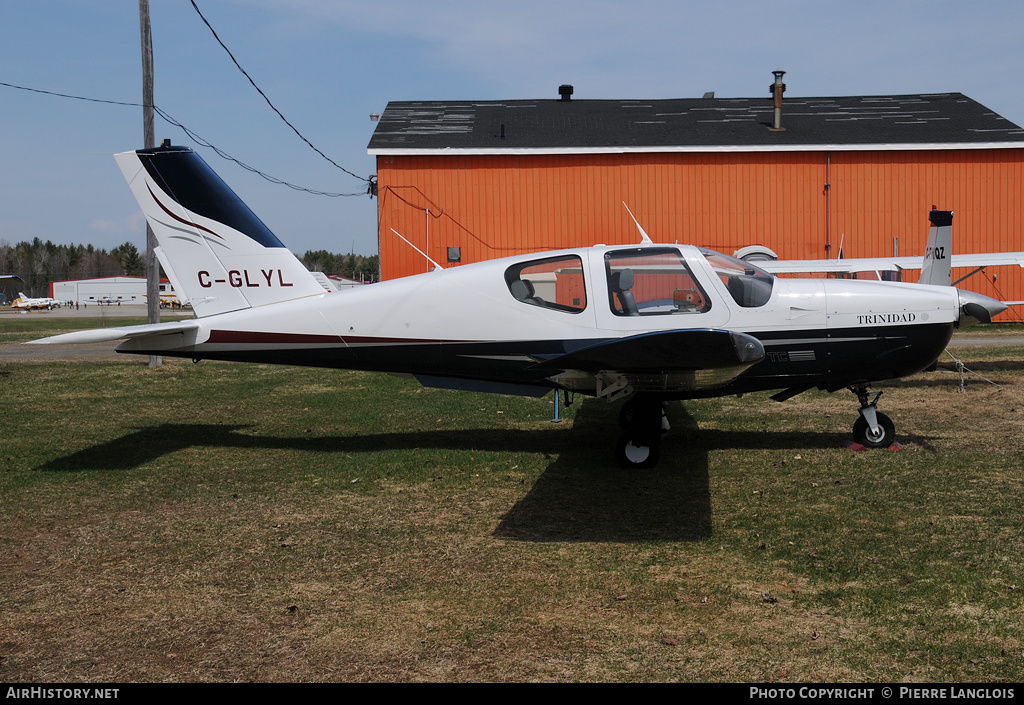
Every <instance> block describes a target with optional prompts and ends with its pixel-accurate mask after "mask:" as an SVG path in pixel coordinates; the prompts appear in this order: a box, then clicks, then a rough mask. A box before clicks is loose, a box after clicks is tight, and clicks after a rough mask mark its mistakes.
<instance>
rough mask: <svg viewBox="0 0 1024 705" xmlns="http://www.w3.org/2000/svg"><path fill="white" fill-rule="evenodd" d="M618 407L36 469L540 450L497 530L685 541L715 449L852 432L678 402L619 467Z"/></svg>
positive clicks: (563, 537) (61, 462) (695, 536)
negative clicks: (649, 453)
mask: <svg viewBox="0 0 1024 705" xmlns="http://www.w3.org/2000/svg"><path fill="white" fill-rule="evenodd" d="M617 412H618V406H617V405H616V406H609V405H608V404H606V403H604V402H602V401H597V400H594V399H588V400H585V401H583V402H582V404H581V407H580V409H579V411H578V413H577V414H576V417H575V421H574V423H573V424H572V426H571V427H559V426H552V427H551V428H547V429H544V430H507V429H464V430H449V431H433V430H432V431H408V432H401V433H371V434H366V435H356V436H326V437H324V436H320V437H283V436H268V435H251V434H248V433H244V431H245V429H248V428H251V427H250V426H245V425H229V424H225V425H219V424H160V425H155V426H147V427H144V428H140V429H138V430H136V431H134V432H132V433H128V434H126V435H124V436H121V437H120V438H116V439H114V440H112V441H109V442H107V443H102V444H99V445H96V446H93V447H90V448H86V449H83V450H80V451H77V452H75V453H72V454H70V455H66V456H64V457H61V458H56V459H54V460H52V461H50V462H47V463H45V464H43V465H41V466H39V467H38V468H36V470H38V471H46V472H80V471H96V470H100V471H111V470H113V471H118V470H130V469H132V468H135V467H139V466H141V465H144V464H146V463H148V462H152V461H154V460H156V459H158V458H160V457H161V456H163V455H166V454H169V453H174V452H177V451H180V450H185V449H188V448H193V447H206V448H222V449H237V448H250V449H257V450H261V449H262V450H290V451H296V452H300V453H301V452H310V453H334V452H344V453H349V454H352V453H374V452H380V451H381V450H382V449H388V450H416V449H428V448H430V449H444V450H456V451H460V450H462V451H473V450H482V449H486V450H488V451H499V452H500V451H508V452H510V453H513V452H514V453H536V454H538V455H542V456H544V457H546V458H549V459H551V463H550V465H549V466H548V467H547V468H546V469H545V470H544V472H543V473H542V474H541V476H540V477H539V478H538V480H537V481H536V483H535V484H534V485H533V487H531V488H530V490H529V492H527V493H526V495H525V496H523V497H522V498H521V499H520V500H519V501H518V502H517V503H516V504H515V506H513V507H512V509H511V510H510V511H509V512H508V513H507V514H506V515H505V516H504V517H502V519H501V521H500V522H499V524H498V526H497V527H496V529H495V532H494V534H495V536H499V537H503V538H508V539H513V540H523V541H663V540H676V541H678V540H700V539H705V538H708V537H710V536H711V533H712V513H711V496H710V489H709V477H708V473H709V470H708V468H709V463H708V455H709V453H710V452H711V451H715V450H724V449H741V450H742V449H750V450H753V449H779V448H798V449H807V448H822V449H833V448H838V447H840V446H841V445H842V443H843V441H844V440H846V438H847V436H846V434H844V433H820V432H792V431H786V432H773V431H763V430H762V431H750V432H746V431H718V430H707V431H701V430H699V429H698V428H697V423H696V422H695V421H694V419H693V418H692V417H691V416H690V415H689V414H688V413H687V412H686V410H685V409H684V408H683V406H682V405H681V404H678V403H676V404H671V405H670V406H669V411H668V414H669V418H670V420H671V422H672V426H673V430H672V432H671V433H670V434H669V435H668V436H667V437H666V438H665V440H664V442H663V445H662V456H661V462H660V464H659V466H658V467H657V468H656V469H653V470H645V471H637V470H623V469H621V468H619V467H618V466H617V465H615V462H614V459H613V456H612V452H611V451H612V443H613V441H614V438H615V436H616V435H617V434H618V432H619V431H618V426H617V422H616V416H617ZM563 428H564V431H563V430H562V429H563ZM918 440H919V442H926V441H924V439H918Z"/></svg>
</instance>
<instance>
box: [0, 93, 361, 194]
mask: <svg viewBox="0 0 1024 705" xmlns="http://www.w3.org/2000/svg"><path fill="white" fill-rule="evenodd" d="M0 86H5V87H7V88H15V89H17V90H19V91H27V92H29V93H41V94H43V95H49V96H54V97H57V98H69V99H71V100H81V101H85V102H87V103H102V104H106V105H122V106H127V107H130V108H142V107H145V106H144V105H143V104H142V103H129V102H125V101H121V100H103V99H100V98H88V97H86V96H80V95H71V94H69V93H58V92H56V91H45V90H42V89H40V88H30V87H28V86H19V85H17V84H14V83H7V82H5V81H0ZM153 110H154V112H156V114H157V115H159V116H160V117H161V118H163V119H164V120H165V121H166V122H167V123H169V124H170V125H173V126H174V127H177V128H179V129H181V131H182V132H184V133H185V134H186V135H187V136H188V137H190V138H191V139H192V140H193V141H194V142H196V144H198V145H200V146H201V147H206V148H208V149H211V150H213V152H214V153H215V154H217V156H219V157H221V158H222V159H226V160H228V161H231V162H234V163H235V164H237V165H238V166H240V167H242V168H243V169H245V170H246V171H250V172H252V173H253V174H256V175H257V176H259V177H261V178H263V179H266V180H267V181H269V182H270V183H272V184H278V185H280V186H287V187H288V188H290V189H292V190H294V191H302V192H304V193H309V194H312V195H314V196H327V197H328V198H342V197H351V196H365V195H367V194H371V195H372V193H374V186H375V185H376V184H375V183H374V182H373V180H372V179H365V178H363V177H357V178H359V179H360V180H362V181H365V182H367V184H368V187H367V188H366V189H365V190H363V191H358V192H354V193H332V192H330V191H318V190H316V189H311V188H306V187H305V186H298V185H296V184H293V183H290V182H288V181H284V180H283V179H279V178H277V177H276V176H271V175H270V174H267V173H266V172H263V171H260V170H259V169H257V168H256V167H253V166H250V165H248V164H246V163H245V162H243V161H241V160H240V159H238V158H236V157H233V156H231V155H230V154H228V153H227V152H225V151H224V150H222V149H220V148H219V147H217V146H216V145H214V144H213V143H212V142H210V141H209V140H206V139H203V138H202V137H200V136H199V135H198V134H196V133H195V132H194V131H192V130H190V129H189V128H188V127H186V126H185V125H183V124H182V123H180V122H178V121H177V120H175V119H174V118H173V117H171V116H170V115H169V114H168V113H167V111H165V110H163V109H161V108H160V107H158V106H156V105H154V106H153ZM349 173H351V172H349Z"/></svg>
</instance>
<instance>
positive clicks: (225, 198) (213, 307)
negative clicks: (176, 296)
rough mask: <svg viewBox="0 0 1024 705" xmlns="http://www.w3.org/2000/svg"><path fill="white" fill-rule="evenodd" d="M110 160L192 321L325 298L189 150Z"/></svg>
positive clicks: (149, 152) (164, 148) (153, 151)
mask: <svg viewBox="0 0 1024 705" xmlns="http://www.w3.org/2000/svg"><path fill="white" fill-rule="evenodd" d="M114 158H115V159H116V160H117V164H118V166H119V167H121V172H122V173H123V174H124V177H125V179H126V180H127V181H128V185H129V186H131V189H132V194H133V195H134V196H135V200H137V201H138V202H139V206H140V207H141V208H142V212H143V213H144V214H145V215H146V220H147V221H149V224H150V226H151V227H152V228H153V233H154V234H155V235H156V239H157V242H158V244H159V247H157V249H156V255H157V258H158V259H159V260H160V264H161V265H163V268H164V271H165V272H166V274H167V276H168V278H169V279H170V280H171V284H172V285H173V286H174V288H175V290H176V291H178V292H180V296H181V299H182V302H183V303H190V304H192V308H193V309H194V310H195V313H196V316H198V317H200V318H202V317H204V316H211V315H214V314H218V313H226V312H228V311H237V310H240V309H245V308H255V307H257V306H266V305H267V304H273V303H278V302H281V301H288V300H290V299H298V298H302V297H305V296H312V295H315V294H323V293H324V288H323V287H322V286H321V285H320V284H319V283H318V282H317V280H316V279H315V278H314V277H313V275H312V274H310V273H309V271H308V270H307V269H306V268H305V267H304V266H303V265H302V263H301V262H300V261H299V260H298V259H297V258H296V257H295V255H293V254H292V253H291V252H289V251H288V249H287V248H286V247H285V246H284V245H283V244H282V243H281V241H280V240H278V239H277V237H276V236H275V235H274V234H273V233H272V232H270V230H269V229H268V228H267V226H266V225H264V224H263V223H262V222H261V221H260V219H259V218H257V217H256V215H255V214H254V213H253V212H252V211H251V210H249V208H248V206H246V205H245V204H244V203H243V202H242V200H241V199H240V198H239V197H238V196H237V195H236V194H235V192H234V191H232V190H231V189H230V188H229V187H228V185H227V184H225V183H224V181H222V180H221V178H220V177H219V176H217V174H216V173H214V171H213V170H212V169H211V168H210V167H209V166H207V164H206V162H204V161H203V160H202V159H201V158H200V157H199V155H198V154H196V153H195V152H193V151H192V150H191V149H188V148H186V147H171V146H168V145H164V146H161V147H157V148H155V149H141V150H138V151H135V152H124V153H122V154H117V155H115V157H114Z"/></svg>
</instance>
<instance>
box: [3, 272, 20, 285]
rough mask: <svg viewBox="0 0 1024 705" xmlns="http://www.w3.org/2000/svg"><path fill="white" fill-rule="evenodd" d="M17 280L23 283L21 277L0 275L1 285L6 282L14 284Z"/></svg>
mask: <svg viewBox="0 0 1024 705" xmlns="http://www.w3.org/2000/svg"><path fill="white" fill-rule="evenodd" d="M15 279H17V280H18V281H22V279H21V277H19V276H18V275H17V274H0V284H3V283H5V282H12V281H14V280H15Z"/></svg>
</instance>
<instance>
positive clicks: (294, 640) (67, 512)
mask: <svg viewBox="0 0 1024 705" xmlns="http://www.w3.org/2000/svg"><path fill="white" fill-rule="evenodd" d="M954 352H955V354H956V355H957V357H959V358H961V359H962V360H963V361H964V362H965V363H966V366H967V367H968V368H969V369H970V370H973V372H974V374H971V373H965V375H966V376H965V383H964V386H963V389H964V391H962V392H961V391H958V388H959V386H960V376H959V375H958V374H957V373H956V372H955V371H953V368H952V362H953V361H952V358H950V357H946V358H945V359H944V360H943V364H942V366H941V367H940V369H939V370H937V371H935V372H931V373H923V374H920V375H917V376H915V377H913V378H911V379H908V380H904V381H901V382H897V383H894V384H892V385H889V386H884V387H882V388H884V389H885V390H886V391H885V394H884V395H883V396H882V399H881V402H880V408H881V409H882V410H884V411H885V412H886V413H887V414H889V415H890V416H891V417H892V418H893V420H894V421H895V422H896V427H897V435H898V438H899V440H900V441H901V442H902V443H903V448H902V450H899V451H873V452H855V451H852V450H849V449H847V448H845V447H844V445H843V443H844V441H846V440H847V439H848V438H849V437H850V428H851V426H852V424H853V421H854V419H855V416H856V406H857V404H856V399H855V397H854V396H853V395H852V394H849V393H846V392H840V393H836V394H832V395H829V394H824V393H819V392H809V393H806V394H803V395H800V396H798V397H795V398H793V399H791V400H789V401H787V402H784V403H776V402H772V401H770V400H769V399H768V398H767V396H768V395H767V394H755V395H748V396H744V397H742V398H735V397H729V398H724V399H713V400H703V401H698V402H685V403H683V404H679V403H674V404H672V405H670V408H669V414H670V418H671V420H672V423H673V427H674V428H673V431H672V433H671V434H670V435H669V436H668V437H667V438H666V440H665V445H664V447H663V458H662V463H661V465H660V467H658V468H657V469H654V470H649V471H643V472H637V471H624V470H622V469H619V468H618V467H617V466H615V464H614V462H613V460H612V456H611V447H612V442H613V440H614V438H615V435H616V434H617V433H618V429H617V424H616V417H617V412H618V408H617V406H616V405H609V404H606V403H604V402H600V401H595V400H586V399H582V398H578V399H577V400H576V403H575V404H573V405H572V406H571V407H569V408H564V407H563V408H562V416H563V422H562V423H559V424H555V423H552V422H551V419H552V415H553V405H552V399H551V397H550V396H549V397H547V398H544V399H539V400H536V399H520V398H515V397H503V396H488V395H476V394H466V393H457V392H448V391H441V390H428V389H423V388H421V387H420V386H419V385H418V384H416V383H415V382H414V381H412V380H407V379H402V378H397V377H390V376H387V375H377V374H365V373H357V372H348V371H332V370H315V369H299V368H289V367H273V366H261V365H239V364H229V363H215V362H203V363H201V364H198V365H194V364H192V363H191V362H188V361H185V360H170V359H168V360H166V361H165V364H164V366H163V367H162V368H160V369H157V370H149V369H148V368H147V367H146V365H145V362H144V361H143V360H140V359H137V358H126V359H125V360H123V361H120V360H119V361H117V362H110V363H106V362H89V363H66V362H60V363H38V362H25V361H4V359H3V358H2V357H0V392H2V398H3V401H4V409H3V418H4V423H3V429H2V431H0V433H2V439H3V440H2V444H0V527H2V528H0V532H2V536H0V680H3V681H5V682H52V681H60V682H83V681H92V682H99V681H114V682H124V681H364V680H365V681H752V682H783V683H784V682H839V681H847V682H865V681H867V682H892V683H895V682H902V681H916V682H954V681H955V682H1019V681H1021V680H1022V675H1024V640H1022V637H1021V624H1022V623H1024V599H1022V598H1024V538H1022V537H1024V512H1022V509H1021V507H1022V500H1024V489H1022V487H1024V485H1022V479H1024V477H1022V476H1024V351H1022V350H1021V349H1020V348H1019V347H1005V346H1004V347H986V348H977V349H969V350H967V349H956V350H954Z"/></svg>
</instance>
